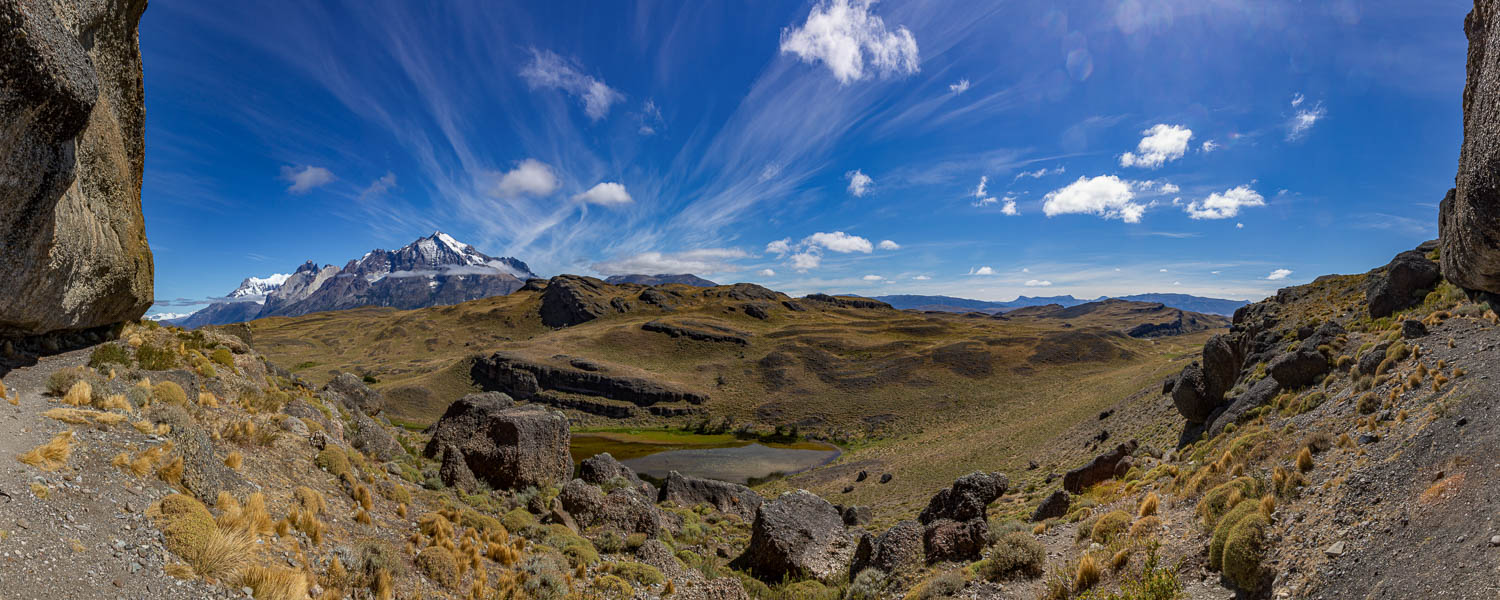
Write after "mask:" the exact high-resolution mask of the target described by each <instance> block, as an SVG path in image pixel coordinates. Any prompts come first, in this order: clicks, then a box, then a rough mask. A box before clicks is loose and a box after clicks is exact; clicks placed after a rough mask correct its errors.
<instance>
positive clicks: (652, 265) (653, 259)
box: [592, 248, 750, 275]
mask: <svg viewBox="0 0 1500 600" xmlns="http://www.w3.org/2000/svg"><path fill="white" fill-rule="evenodd" d="M749 256H750V255H749V254H747V253H746V252H745V251H743V250H738V249H735V248H702V249H698V250H687V251H683V252H671V253H666V252H642V253H640V254H636V255H634V256H628V257H625V258H621V259H618V260H610V261H603V262H598V263H594V264H593V265H592V267H593V269H594V270H595V271H598V272H600V273H603V274H605V275H627V274H632V273H646V274H655V273H694V274H697V275H707V274H710V273H724V272H732V271H737V270H739V267H737V266H735V265H734V264H733V263H731V262H729V261H732V260H737V259H741V258H748V257H749Z"/></svg>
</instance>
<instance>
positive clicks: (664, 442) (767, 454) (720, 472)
mask: <svg viewBox="0 0 1500 600" xmlns="http://www.w3.org/2000/svg"><path fill="white" fill-rule="evenodd" d="M572 440H573V441H572V447H571V451H572V454H573V464H575V465H576V464H578V463H580V462H582V461H583V460H584V459H586V458H589V457H591V456H594V455H596V454H601V453H604V452H608V453H609V454H610V455H611V456H614V457H615V459H616V460H618V461H620V462H621V463H624V464H625V466H627V467H630V468H631V469H634V470H635V472H636V473H639V474H640V475H641V476H642V477H643V478H645V479H648V480H661V479H666V477H667V474H669V473H670V472H672V471H677V472H679V473H682V474H683V475H687V476H689V477H703V478H707V479H717V480H719V481H728V482H732V483H750V482H753V481H757V480H764V479H768V478H772V477H775V476H779V475H790V474H792V473H796V472H798V471H804V470H807V469H810V468H813V467H816V466H819V465H823V464H826V463H828V462H829V461H832V460H833V459H835V458H838V455H839V452H840V451H839V449H838V447H837V446H834V445H832V444H825V443H822V442H810V441H796V442H790V443H780V442H770V441H762V440H755V439H739V438H736V437H735V436H733V435H728V434H695V433H686V432H679V431H667V430H650V429H647V430H611V431H582V432H575V433H573V436H572Z"/></svg>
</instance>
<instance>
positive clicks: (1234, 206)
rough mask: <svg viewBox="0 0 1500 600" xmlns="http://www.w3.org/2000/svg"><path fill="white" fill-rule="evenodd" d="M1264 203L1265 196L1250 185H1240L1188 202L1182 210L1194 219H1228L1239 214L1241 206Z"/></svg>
mask: <svg viewBox="0 0 1500 600" xmlns="http://www.w3.org/2000/svg"><path fill="white" fill-rule="evenodd" d="M1265 205H1266V199H1265V198H1262V197H1261V195H1260V194H1258V193H1256V191H1255V190H1252V189H1250V186H1248V185H1242V186H1239V187H1235V188H1230V189H1228V190H1225V191H1224V193H1222V194H1220V193H1218V192H1214V193H1212V194H1209V195H1208V197H1207V198H1204V199H1202V200H1194V201H1192V202H1189V203H1188V205H1187V206H1186V207H1185V208H1184V209H1183V210H1186V211H1187V214H1188V216H1189V217H1192V218H1194V219H1228V218H1232V217H1234V216H1236V215H1239V214H1240V209H1241V208H1245V207H1249V206H1265Z"/></svg>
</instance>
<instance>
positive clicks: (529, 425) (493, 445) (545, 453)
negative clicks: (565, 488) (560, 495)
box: [422, 398, 573, 490]
mask: <svg viewBox="0 0 1500 600" xmlns="http://www.w3.org/2000/svg"><path fill="white" fill-rule="evenodd" d="M466 399H468V398H466ZM459 404H464V406H461V407H460V406H459ZM501 404H502V403H499V402H493V401H471V402H467V403H465V402H464V401H463V400H460V401H459V402H456V403H454V405H453V406H450V407H449V408H448V412H447V413H445V414H444V415H443V418H441V419H439V420H438V422H437V423H434V424H433V425H432V427H431V428H429V429H428V433H430V434H431V436H432V438H431V440H429V441H428V443H427V446H426V447H425V448H423V450H422V453H423V455H425V456H426V457H428V458H434V459H435V458H439V457H440V455H441V456H443V457H444V458H445V459H446V457H447V456H448V455H451V454H452V453H453V452H454V451H457V452H458V453H459V454H460V455H461V456H462V458H463V464H464V465H465V466H467V467H468V468H469V471H470V472H471V473H473V475H474V477H475V479H477V480H479V481H481V482H484V483H486V484H488V485H489V486H490V487H492V488H495V489H502V490H513V489H521V488H525V487H533V486H534V487H538V488H541V487H546V486H548V485H555V484H560V483H562V482H564V481H566V480H567V479H568V477H569V476H571V475H572V473H573V459H572V457H571V456H570V455H569V454H568V442H569V439H570V435H569V432H568V419H567V417H565V416H563V415H562V413H558V412H555V411H552V410H548V409H547V408H545V407H541V406H536V405H526V406H517V407H509V408H505V407H502V406H501ZM447 460H451V459H447ZM447 470H449V471H451V472H453V473H455V474H460V476H461V471H460V470H459V469H457V465H455V466H454V467H453V468H451V469H447ZM444 483H446V484H448V485H455V484H456V483H459V481H444Z"/></svg>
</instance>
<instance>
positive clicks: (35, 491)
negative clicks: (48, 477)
mask: <svg viewBox="0 0 1500 600" xmlns="http://www.w3.org/2000/svg"><path fill="white" fill-rule="evenodd" d="M31 493H32V495H34V496H36V497H37V498H39V499H42V500H46V499H47V496H51V495H52V490H51V488H48V487H47V486H45V485H42V484H40V483H37V482H35V481H33V482H31Z"/></svg>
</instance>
